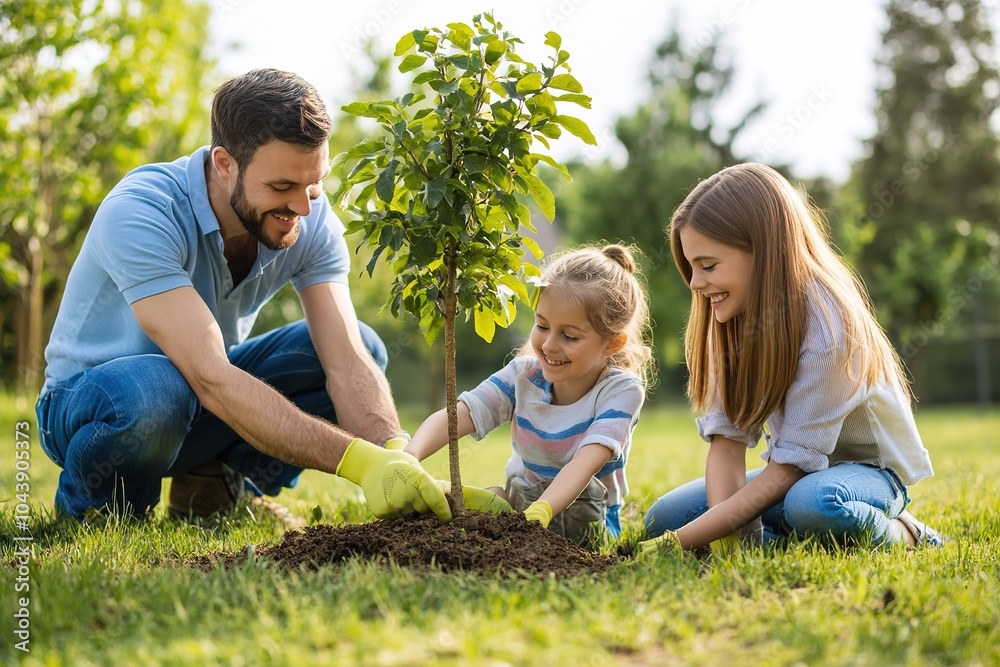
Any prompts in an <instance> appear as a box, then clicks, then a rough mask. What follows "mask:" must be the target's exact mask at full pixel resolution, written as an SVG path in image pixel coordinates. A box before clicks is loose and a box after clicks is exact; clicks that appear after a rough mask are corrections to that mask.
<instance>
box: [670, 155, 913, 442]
mask: <svg viewBox="0 0 1000 667" xmlns="http://www.w3.org/2000/svg"><path fill="white" fill-rule="evenodd" d="M824 222H825V221H824V219H823V217H822V214H820V213H819V212H818V211H817V210H816V209H815V208H814V207H812V206H811V205H810V204H808V203H807V202H806V200H805V198H804V197H802V196H800V195H799V193H797V192H796V191H795V189H794V188H793V187H792V185H791V184H790V183H789V182H788V181H787V180H786V179H785V178H784V177H783V176H782V175H781V174H779V173H778V172H776V171H775V170H773V169H771V168H770V167H767V166H765V165H762V164H753V163H750V164H740V165H736V166H733V167H729V168H727V169H723V170H722V171H720V172H719V173H717V174H715V175H714V176H712V177H710V178H708V179H706V180H704V181H702V182H701V183H699V184H698V185H697V186H696V187H695V188H694V190H692V191H691V193H690V194H689V195H688V196H687V198H686V199H685V200H684V202H683V203H681V205H680V206H679V207H678V208H677V210H676V211H674V214H673V217H672V218H671V220H670V227H669V230H668V233H669V235H670V250H671V252H672V254H673V257H674V263H675V264H676V265H677V269H678V270H679V271H680V273H681V275H682V276H683V277H684V279H685V280H686V281H687V283H688V284H690V283H691V276H692V270H691V264H690V263H688V261H687V259H686V258H685V257H684V251H683V248H682V247H681V239H680V231H681V230H682V229H684V228H685V227H690V228H691V229H693V230H695V231H697V232H699V233H700V234H703V235H704V236H707V237H708V238H710V239H712V240H713V241H716V242H718V243H723V244H725V245H727V246H731V247H734V248H738V249H740V250H743V251H745V252H748V253H751V254H752V256H753V263H752V269H751V271H750V278H749V284H748V285H747V296H746V303H745V306H744V309H743V312H742V313H741V314H740V315H739V316H737V317H734V318H733V319H731V320H729V321H727V322H722V323H720V322H718V321H716V319H715V317H714V315H713V313H712V309H711V307H710V306H709V304H708V299H706V298H705V297H704V296H703V295H700V294H698V293H697V292H692V293H691V313H690V315H689V317H688V323H687V329H686V331H685V335H684V349H685V356H686V358H687V365H688V372H689V375H690V379H689V381H688V396H689V397H690V399H691V402H692V405H693V406H694V408H695V409H696V410H699V411H702V412H704V411H707V410H709V409H710V407H711V405H712V402H713V401H714V399H715V398H716V396H719V397H721V400H722V408H723V411H724V412H725V414H726V416H727V417H728V418H729V420H730V421H731V422H732V423H733V424H734V425H735V426H737V427H739V428H741V429H745V430H750V429H752V428H759V427H761V426H762V425H763V424H764V422H765V421H766V420H767V418H768V417H769V416H770V415H771V414H772V413H773V412H775V410H777V409H778V408H779V407H782V406H783V404H784V400H785V394H786V392H787V391H788V388H789V386H790V385H791V383H792V380H793V379H794V377H795V372H796V369H797V367H798V358H799V350H800V347H801V345H802V340H803V335H804V330H805V327H806V321H807V303H812V304H813V305H814V306H816V307H818V308H819V310H820V313H821V314H822V316H823V318H824V319H825V320H826V322H827V323H828V324H829V325H830V326H831V328H833V326H832V325H833V322H834V319H833V318H837V319H839V321H840V322H842V326H843V331H844V334H845V336H846V343H847V347H846V353H847V357H846V359H847V364H846V368H845V369H844V370H845V372H846V373H847V374H848V376H849V377H850V378H851V379H852V380H855V381H858V383H859V388H860V384H861V383H862V382H864V383H865V384H868V385H873V384H875V383H876V382H878V381H879V379H881V378H886V379H887V380H889V381H890V382H893V381H894V382H898V383H899V385H900V386H901V387H902V388H903V390H904V391H905V392H906V395H907V397H909V396H910V393H909V386H908V383H907V381H906V375H905V373H904V371H903V367H902V363H901V362H900V360H899V357H898V355H897V354H896V352H895V350H893V348H892V346H891V345H890V344H889V340H888V338H886V335H885V332H884V331H883V330H882V329H881V327H879V325H878V322H876V320H875V316H874V314H873V308H872V304H871V301H870V300H869V298H868V295H867V293H866V292H865V289H864V285H863V284H862V283H861V280H860V279H859V278H858V277H857V275H855V273H854V272H853V271H852V270H851V269H849V268H848V267H847V266H846V265H845V264H844V263H843V261H841V259H840V257H839V256H838V255H837V254H836V253H835V252H834V251H833V249H832V248H831V247H830V243H829V241H828V236H827V233H826V230H825V228H821V226H820V225H821V224H823V223H824ZM828 304H830V305H832V308H833V312H830V311H831V309H830V307H829V305H828ZM858 370H860V374H859V375H860V376H859V377H856V372H857V371H858Z"/></svg>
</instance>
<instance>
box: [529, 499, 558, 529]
mask: <svg viewBox="0 0 1000 667" xmlns="http://www.w3.org/2000/svg"><path fill="white" fill-rule="evenodd" d="M524 518H525V519H527V520H528V521H537V522H538V523H540V524H542V528H548V527H549V522H550V521H552V505H549V503H548V502H546V501H544V500H536V501H535V502H533V503H531V504H530V505H528V509H526V510H524Z"/></svg>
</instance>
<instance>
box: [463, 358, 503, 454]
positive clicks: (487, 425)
mask: <svg viewBox="0 0 1000 667" xmlns="http://www.w3.org/2000/svg"><path fill="white" fill-rule="evenodd" d="M516 362H517V359H514V360H513V361H511V362H510V363H508V364H507V365H506V366H504V367H503V368H501V369H500V370H499V371H497V372H496V373H494V374H493V375H491V376H490V377H488V378H486V379H485V380H483V382H481V383H480V384H479V386H478V387H476V388H475V389H473V390H472V391H466V392H463V393H462V395H461V396H459V397H458V400H459V401H461V402H462V403H465V405H466V406H467V407H468V408H469V416H470V417H472V423H473V425H475V427H476V431H475V433H472V434H471V435H472V437H473V438H474V439H476V440H482V439H483V438H485V437H486V435H487V434H488V433H489V432H490V431H492V430H493V429H495V428H497V427H498V426H500V425H501V424H506V423H507V422H509V421H510V419H511V416H512V415H513V414H514V403H515V396H514V386H515V383H516V381H517V367H516V365H515V364H516Z"/></svg>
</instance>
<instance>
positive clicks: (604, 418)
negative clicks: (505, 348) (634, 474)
mask: <svg viewBox="0 0 1000 667" xmlns="http://www.w3.org/2000/svg"><path fill="white" fill-rule="evenodd" d="M540 286H541V293H540V294H539V296H538V302H537V305H536V307H535V325H534V328H533V329H532V331H531V337H530V340H529V341H528V343H526V344H525V345H524V347H522V348H521V350H520V351H519V353H518V356H516V357H515V358H514V360H513V361H511V362H510V363H509V364H507V366H506V367H504V368H503V369H502V370H500V371H499V372H497V373H495V374H494V375H492V376H491V377H490V378H488V379H487V380H486V381H484V382H483V383H481V384H480V385H479V386H478V387H476V388H475V389H473V390H472V391H468V392H465V393H463V394H462V395H461V396H459V397H458V401H459V403H458V434H459V437H462V436H465V435H469V434H473V436H474V437H475V438H476V439H477V440H480V439H482V438H483V437H485V436H486V434H487V433H489V432H490V431H492V430H493V429H495V428H497V427H498V426H500V425H501V424H504V423H507V422H511V439H512V441H513V448H514V452H513V454H511V457H510V460H508V462H507V469H506V475H507V483H506V486H505V487H504V488H503V489H501V488H500V487H492V488H491V490H492V491H495V492H497V493H498V495H500V496H501V497H503V498H504V499H506V500H507V501H508V502H509V503H510V504H511V506H513V508H514V509H515V510H518V511H523V512H524V513H525V516H526V517H527V518H528V519H533V520H536V521H539V522H541V524H542V525H543V526H546V527H548V528H549V529H550V530H554V531H556V532H558V533H560V534H562V535H563V536H565V537H568V538H570V539H573V540H576V541H584V540H586V539H587V535H588V533H589V532H590V531H591V530H593V529H594V527H595V526H594V524H595V523H596V524H597V526H600V525H604V526H605V527H606V529H607V530H608V532H609V533H610V534H611V535H613V536H616V537H617V536H618V534H619V533H620V530H621V528H620V525H619V522H618V509H619V507H620V506H621V503H622V497H623V496H624V495H625V493H626V492H627V490H628V488H627V486H626V483H625V463H626V461H627V460H628V453H629V446H630V444H631V438H632V429H633V428H634V427H635V424H636V421H637V420H638V418H639V409H640V408H641V407H642V403H643V400H644V398H645V386H646V382H647V378H648V377H649V373H650V361H651V359H652V355H651V352H650V348H649V346H648V345H646V343H645V337H646V334H647V332H648V329H649V316H648V306H647V304H646V295H645V292H644V291H643V289H642V287H641V286H640V284H639V281H638V280H637V279H636V276H635V262H634V260H633V258H632V254H631V253H630V252H629V250H628V249H626V248H624V247H622V246H619V245H610V246H607V247H605V248H604V249H602V250H597V249H596V248H581V249H578V250H575V251H572V252H569V253H567V254H565V255H562V256H561V257H559V258H558V259H557V260H556V261H555V262H553V263H552V264H551V265H549V266H548V267H547V268H546V269H545V271H544V272H543V274H542V279H541V283H540ZM447 438H448V430H447V414H446V412H445V411H444V410H441V411H439V412H436V413H435V414H433V415H431V416H430V417H428V418H427V420H426V421H425V422H424V423H423V424H422V425H421V426H420V428H419V429H418V430H417V432H416V434H414V436H413V439H412V440H411V441H410V443H409V444H408V445H407V446H406V451H407V452H409V453H410V454H412V455H414V456H415V457H417V458H418V459H424V458H426V457H427V456H430V455H431V454H433V453H434V452H436V451H437V450H439V449H441V447H443V446H444V444H445V442H446V441H447Z"/></svg>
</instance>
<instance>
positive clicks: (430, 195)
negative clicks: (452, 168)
mask: <svg viewBox="0 0 1000 667" xmlns="http://www.w3.org/2000/svg"><path fill="white" fill-rule="evenodd" d="M447 189H448V172H445V173H443V174H441V175H440V176H438V177H437V178H435V179H434V180H433V181H431V182H429V183H428V184H427V207H428V208H435V207H437V205H438V204H440V203H441V199H442V198H443V197H444V193H445V192H446V191H447Z"/></svg>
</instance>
